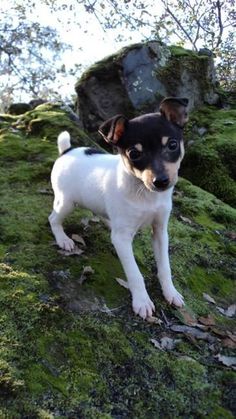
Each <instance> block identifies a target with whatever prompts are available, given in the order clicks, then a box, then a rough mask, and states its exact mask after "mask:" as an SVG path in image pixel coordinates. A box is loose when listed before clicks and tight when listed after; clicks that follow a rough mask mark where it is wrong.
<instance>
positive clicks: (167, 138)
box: [161, 137, 169, 146]
mask: <svg viewBox="0 0 236 419" xmlns="http://www.w3.org/2000/svg"><path fill="white" fill-rule="evenodd" d="M168 140H169V137H162V139H161V142H162V145H163V146H165V145H166V144H167V142H168Z"/></svg>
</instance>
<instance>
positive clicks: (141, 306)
mask: <svg viewBox="0 0 236 419" xmlns="http://www.w3.org/2000/svg"><path fill="white" fill-rule="evenodd" d="M111 240H112V243H113V245H114V247H115V249H116V252H117V254H118V256H119V259H120V261H121V264H122V266H123V269H124V271H125V274H126V277H127V280H128V285H129V290H130V292H131V294H132V306H133V310H134V312H135V314H138V315H139V316H140V317H142V318H143V319H146V318H147V317H150V316H152V313H153V311H155V307H154V304H153V302H152V301H151V299H150V297H149V295H148V293H147V290H146V287H145V284H144V279H143V276H142V274H141V272H140V270H139V268H138V265H137V263H136V261H135V258H134V254H133V249H132V240H133V234H132V233H131V232H130V231H126V230H123V231H121V230H119V231H118V230H114V229H113V230H112V232H111Z"/></svg>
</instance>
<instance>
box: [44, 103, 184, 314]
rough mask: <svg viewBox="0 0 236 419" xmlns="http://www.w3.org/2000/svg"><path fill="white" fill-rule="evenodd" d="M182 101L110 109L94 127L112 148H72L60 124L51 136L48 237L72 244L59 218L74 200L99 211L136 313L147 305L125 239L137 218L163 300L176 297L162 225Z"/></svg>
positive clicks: (175, 163)
mask: <svg viewBox="0 0 236 419" xmlns="http://www.w3.org/2000/svg"><path fill="white" fill-rule="evenodd" d="M187 105H188V99H185V98H166V99H164V100H163V101H162V103H161V105H160V113H152V114H146V115H143V116H139V117H137V118H134V119H131V120H128V119H126V118H125V117H124V116H123V115H117V116H115V117H113V118H111V119H109V120H108V121H106V122H104V123H103V124H102V125H101V127H100V129H99V132H100V134H101V135H102V136H103V137H104V139H105V140H106V141H107V142H109V143H112V144H113V145H115V146H116V147H117V150H118V154H117V155H111V154H106V153H104V154H103V153H102V154H101V152H99V150H98V151H97V152H96V150H93V149H90V148H86V147H79V148H74V149H73V148H72V147H71V144H70V135H69V133H68V132H66V131H65V132H62V133H61V134H60V135H59V137H58V149H59V153H60V157H59V158H58V159H57V160H56V162H55V164H54V167H53V170H52V174H51V181H52V187H53V190H54V194H55V199H54V205H53V211H52V213H51V215H50V216H49V222H50V225H51V228H52V232H53V234H54V236H55V238H56V242H57V244H58V245H59V246H60V247H61V248H62V249H66V250H69V251H70V250H72V249H73V247H74V242H73V240H71V239H70V238H69V237H68V236H67V235H66V234H65V232H64V230H63V227H62V222H63V220H64V218H65V217H66V216H67V215H68V214H69V213H70V212H71V211H72V210H73V208H74V206H75V204H77V205H79V206H80V207H82V208H87V209H89V210H91V211H92V212H93V213H95V214H97V215H100V216H102V217H103V218H105V219H106V220H107V221H108V223H109V225H110V228H111V241H112V243H113V245H114V247H115V249H116V252H117V254H118V256H119V258H120V261H121V263H122V266H123V269H124V271H125V274H126V277H127V280H128V287H129V290H130V292H131V294H132V305H133V310H134V312H135V313H136V314H138V315H139V316H141V317H142V318H143V319H145V318H147V317H149V316H152V313H153V312H154V310H155V307H154V304H153V302H152V301H151V299H150V297H149V295H148V293H147V290H146V288H145V283H144V278H143V276H142V274H141V272H140V270H139V268H138V266H137V263H136V261H135V258H134V255H133V250H132V241H133V238H134V236H135V233H136V232H137V231H138V229H139V228H140V227H143V226H145V225H151V226H152V230H153V236H152V241H153V250H154V255H155V259H156V263H157V269H158V277H159V280H160V283H161V287H162V291H163V294H164V296H165V298H166V300H167V301H168V302H169V303H170V304H174V305H176V306H178V307H180V306H182V305H183V304H184V301H183V297H182V295H181V294H180V293H179V292H178V291H177V290H176V288H175V287H174V285H173V282H172V279H171V270H170V264H169V255H168V233H167V226H168V220H169V216H170V212H171V208H172V192H173V188H174V185H175V183H176V182H177V178H178V169H179V167H180V162H181V160H182V158H183V156H184V144H183V138H182V128H183V126H184V124H185V123H186V122H187V120H188V115H187V110H186V108H187Z"/></svg>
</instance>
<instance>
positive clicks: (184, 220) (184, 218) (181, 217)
mask: <svg viewBox="0 0 236 419" xmlns="http://www.w3.org/2000/svg"><path fill="white" fill-rule="evenodd" d="M179 218H180V219H181V221H183V222H184V223H186V224H190V225H191V224H193V222H192V220H190V219H189V218H187V217H183V216H182V215H180V217H179Z"/></svg>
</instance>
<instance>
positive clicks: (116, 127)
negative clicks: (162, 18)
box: [98, 115, 128, 144]
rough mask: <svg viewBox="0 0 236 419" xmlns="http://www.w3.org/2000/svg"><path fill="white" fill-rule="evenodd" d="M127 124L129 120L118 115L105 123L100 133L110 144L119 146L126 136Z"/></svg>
mask: <svg viewBox="0 0 236 419" xmlns="http://www.w3.org/2000/svg"><path fill="white" fill-rule="evenodd" d="M127 124H128V119H127V118H126V117H125V116H123V115H116V116H114V117H113V118H110V119H108V120H107V121H105V122H103V124H102V125H101V126H100V127H99V130H98V132H99V134H101V135H102V136H103V138H104V139H105V141H107V142H108V143H112V144H117V143H118V142H119V140H120V139H121V137H122V135H123V134H124V132H125V129H126V127H127Z"/></svg>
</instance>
